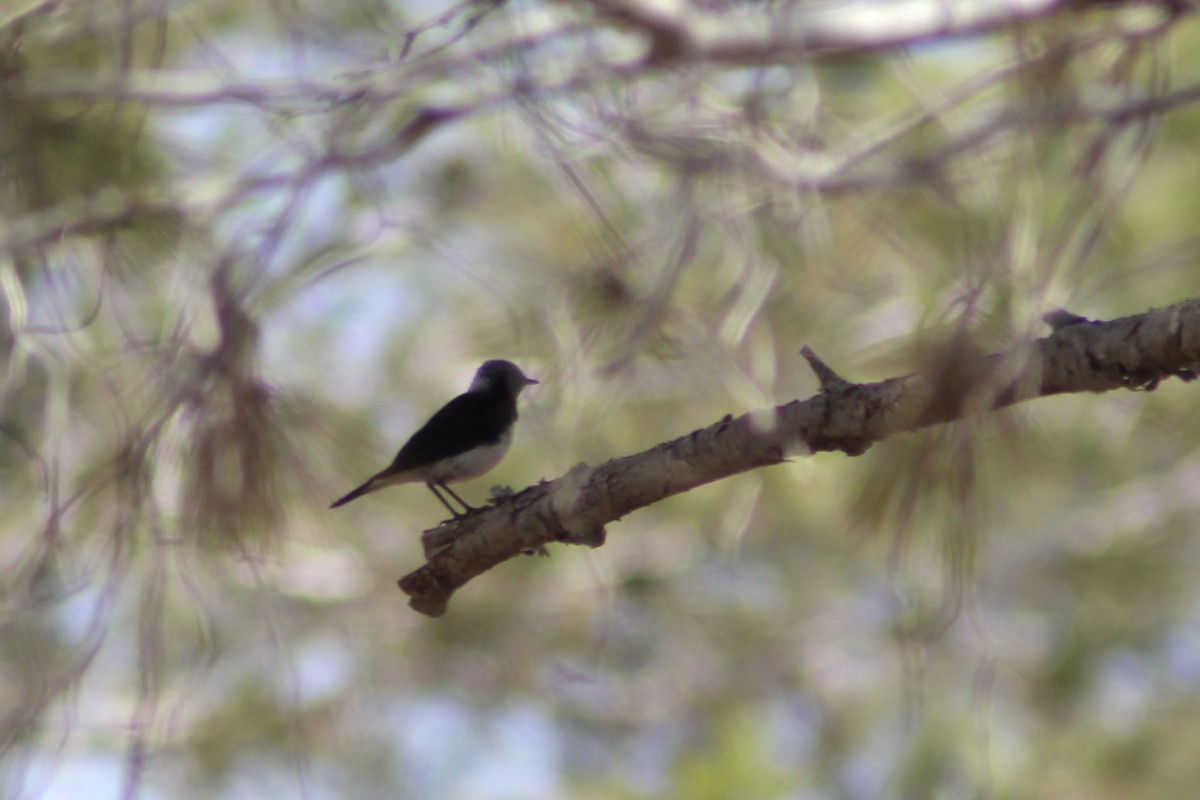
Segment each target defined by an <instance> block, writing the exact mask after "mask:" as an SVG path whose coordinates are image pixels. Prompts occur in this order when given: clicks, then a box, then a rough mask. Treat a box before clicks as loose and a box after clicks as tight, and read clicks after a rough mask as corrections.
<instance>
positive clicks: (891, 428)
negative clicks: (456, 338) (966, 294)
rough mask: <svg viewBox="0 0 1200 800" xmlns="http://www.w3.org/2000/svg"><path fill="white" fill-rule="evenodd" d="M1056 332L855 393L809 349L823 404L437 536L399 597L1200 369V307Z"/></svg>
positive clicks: (713, 433) (578, 474) (554, 486)
mask: <svg viewBox="0 0 1200 800" xmlns="http://www.w3.org/2000/svg"><path fill="white" fill-rule="evenodd" d="M1047 323H1048V324H1049V325H1050V326H1051V328H1052V329H1053V333H1052V334H1051V335H1050V336H1048V337H1046V338H1044V339H1038V340H1036V341H1034V342H1031V343H1030V344H1029V345H1028V346H1027V347H1024V348H1022V349H1021V350H1020V351H1017V352H1012V353H1004V354H998V355H991V356H987V357H984V358H978V357H974V356H972V355H970V354H969V352H967V351H966V350H965V348H954V347H951V348H950V349H949V350H947V351H946V354H944V355H943V356H941V357H939V362H940V363H939V364H938V365H937V366H936V368H934V369H933V370H931V372H930V374H922V375H908V376H904V377H899V378H892V379H889V380H885V381H881V382H879V383H865V384H856V383H850V382H848V381H846V380H845V379H843V378H841V377H840V376H838V375H837V374H836V373H835V372H834V371H833V370H832V369H830V368H829V367H828V366H826V365H825V364H824V363H823V362H821V360H820V359H819V358H817V357H816V355H815V354H814V353H813V352H812V351H811V350H809V349H807V348H805V350H804V355H805V357H806V358H807V359H808V360H809V362H810V364H811V365H812V367H813V369H814V370H815V371H816V373H817V376H818V378H819V379H820V381H821V393H820V394H818V395H815V396H814V397H810V398H808V399H807V400H794V401H792V402H790V403H787V404H786V405H782V406H779V407H777V408H773V409H765V410H762V411H754V412H750V413H747V414H743V415H742V416H740V417H737V418H734V417H729V416H727V417H725V418H724V419H722V420H720V421H719V422H716V423H714V424H713V425H710V426H708V427H707V428H703V429H701V430H697V431H692V432H691V433H689V434H687V435H686V436H681V437H680V438H678V439H674V440H672V441H669V442H664V443H663V444H660V445H658V446H657V447H654V448H651V449H650V450H646V451H645V452H642V453H638V454H636V455H631V456H626V457H624V458H617V459H613V460H612V461H609V462H607V463H605V464H601V465H600V466H598V467H591V466H588V465H587V464H579V465H578V466H576V467H574V468H572V469H571V470H570V471H569V472H568V473H567V474H566V475H564V476H562V477H561V478H558V479H557V480H554V481H549V482H546V481H542V482H540V483H538V484H537V485H535V486H531V487H529V488H527V489H525V490H524V491H522V492H520V493H518V494H515V495H512V496H511V497H507V498H504V499H503V500H501V501H499V503H498V504H497V505H495V506H491V507H488V508H487V509H484V510H482V511H481V512H480V513H478V514H474V515H471V516H469V517H466V518H464V519H461V520H455V521H451V522H448V523H446V524H443V525H441V526H439V527H437V528H434V529H432V530H428V531H426V532H425V534H424V536H423V542H424V545H425V555H426V558H427V559H428V562H427V563H426V564H425V565H424V566H422V567H421V568H420V569H418V570H416V571H415V572H413V573H411V574H409V575H407V576H405V577H404V578H403V579H402V580H401V581H400V588H401V589H403V590H404V591H405V592H406V593H407V594H409V595H410V596H411V597H412V600H411V601H410V605H411V606H412V607H413V608H414V609H416V610H417V611H419V612H421V613H423V614H428V615H430V616H434V617H436V616H440V615H441V614H443V613H444V612H445V610H446V605H447V603H448V602H449V600H450V596H451V595H452V594H453V593H454V591H455V590H457V589H458V588H459V587H461V586H463V585H464V584H466V583H467V582H468V581H469V580H471V579H472V578H474V577H475V576H477V575H479V574H481V573H483V572H485V571H487V570H488V569H491V568H492V567H494V566H496V565H497V564H499V563H501V562H502V561H505V560H507V559H509V558H512V557H513V556H516V555H520V554H521V553H529V552H534V551H537V550H539V549H540V548H542V547H543V546H544V545H546V544H550V543H553V542H563V543H567V544H585V545H588V546H590V547H599V546H600V545H601V544H603V543H604V526H605V525H606V524H607V523H609V522H612V521H614V520H618V519H620V518H621V517H623V516H624V515H626V514H628V513H630V512H631V511H634V510H636V509H639V508H642V507H644V506H648V505H651V504H652V503H656V502H658V501H659V500H662V499H663V498H665V497H670V496H671V495H675V494H680V493H682V492H686V491H688V490H690V489H694V488H696V487H697V486H702V485H704V484H706V483H711V482H713V481H717V480H720V479H721V478H726V477H729V476H731V475H736V474H738V473H741V472H746V471H748V470H752V469H756V468H758V467H765V466H770V465H772V464H778V463H780V462H782V461H784V460H786V457H787V454H788V453H789V452H805V451H808V452H818V451H822V450H828V451H833V450H837V451H841V452H843V453H846V454H848V455H858V454H860V453H862V452H864V451H865V450H866V449H867V448H868V447H870V446H871V445H872V444H874V443H875V442H878V441H881V440H883V439H886V438H888V437H889V436H892V435H894V434H897V433H903V432H907V431H915V430H918V429H920V428H924V427H928V426H931V425H937V424H941V423H945V422H950V421H952V420H956V419H960V418H962V417H965V416H969V415H972V414H978V413H983V412H986V411H989V410H992V409H997V408H1003V407H1005V406H1009V405H1012V404H1014V403H1018V402H1021V401H1023V400H1030V399H1033V398H1036V397H1045V396H1048V395H1055V394H1064V393H1068V392H1106V391H1109V390H1112V389H1121V388H1126V389H1133V390H1138V389H1144V390H1150V389H1153V388H1155V387H1156V386H1157V385H1158V382H1159V381H1161V380H1163V379H1165V378H1169V377H1172V376H1174V377H1179V378H1182V379H1184V380H1191V379H1193V378H1194V377H1196V376H1195V373H1194V372H1193V371H1192V370H1193V369H1194V368H1196V367H1197V365H1200V299H1195V300H1189V301H1186V302H1184V303H1180V304H1178V305H1175V306H1171V307H1169V308H1163V309H1156V310H1152V311H1148V312H1146V313H1144V314H1139V315H1137V316H1133V317H1125V318H1122V319H1117V320H1113V321H1111V322H1092V321H1089V320H1086V319H1085V318H1083V317H1078V316H1076V315H1072V314H1070V313H1067V312H1056V313H1054V314H1050V315H1047ZM959 351H961V352H959Z"/></svg>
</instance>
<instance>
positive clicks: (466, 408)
mask: <svg viewBox="0 0 1200 800" xmlns="http://www.w3.org/2000/svg"><path fill="white" fill-rule="evenodd" d="M535 383H537V381H536V380H534V379H533V378H530V377H529V376H528V375H526V374H525V373H524V372H522V371H521V369H520V367H518V366H517V365H516V364H514V363H512V362H511V361H504V360H501V359H494V360H491V361H485V362H483V364H482V365H481V366H480V367H479V369H478V370H476V371H475V377H474V378H473V379H472V380H471V385H470V387H469V388H468V389H467V391H466V392H464V393H463V394H460V395H459V396H458V397H455V398H454V399H453V400H451V401H450V402H449V403H446V405H444V406H442V407H441V409H439V410H438V411H437V413H435V414H434V415H433V416H432V417H430V418H429V421H428V422H426V423H425V424H424V425H422V426H421V427H420V428H419V429H418V430H417V432H416V433H414V434H413V435H412V436H411V437H410V438H409V440H408V441H407V442H405V443H404V446H403V447H401V448H400V452H399V453H397V454H396V458H395V459H393V460H392V463H391V464H390V465H388V467H387V468H386V469H384V470H382V471H380V472H377V473H376V474H374V475H372V476H371V477H370V478H368V479H367V480H366V482H365V483H363V485H362V486H359V487H358V488H357V489H355V490H354V491H352V492H350V493H349V494H347V495H345V496H343V497H340V498H338V499H337V500H335V501H334V502H333V504H332V505H330V506H329V507H330V508H331V509H332V508H338V507H339V506H344V505H345V504H346V503H349V502H350V501H351V500H357V499H358V498H360V497H362V496H363V495H364V494H369V493H370V492H374V491H377V490H379V489H383V488H385V487H387V486H395V485H397V484H401V483H418V482H423V483H424V484H425V485H426V486H428V487H429V491H431V492H433V494H434V496H435V497H437V499H438V500H440V501H441V502H442V505H444V506H445V507H446V508H447V509H448V510H449V511H450V513H451V514H452V515H453V516H454V518H455V519H458V518H460V517H462V516H465V513H470V512H472V511H478V509H477V508H475V507H474V506H471V505H469V504H467V502H466V501H464V500H463V499H462V498H461V497H459V496H458V495H457V494H456V493H455V492H454V490H453V489H451V488H450V487H449V486H447V485H446V484H449V483H458V482H459V481H467V480H471V479H472V478H478V477H479V476H480V475H483V474H484V473H485V472H488V471H489V470H491V469H492V468H493V467H495V466H496V465H497V464H499V463H500V460H501V459H502V458H504V455H505V453H507V452H508V448H509V446H510V445H511V444H512V436H513V423H515V422H516V421H517V397H519V396H520V394H521V392H522V391H523V390H524V389H525V387H526V386H530V385H532V384H535ZM438 489H445V490H446V492H448V493H449V494H450V496H451V497H453V498H454V499H455V500H457V501H458V502H459V504H461V505H462V507H463V508H464V509H466V512H465V513H464V514H460V513H459V512H458V510H457V509H455V508H454V507H453V506H452V505H450V503H449V502H447V501H446V498H445V497H443V496H442V494H441V492H439V491H438Z"/></svg>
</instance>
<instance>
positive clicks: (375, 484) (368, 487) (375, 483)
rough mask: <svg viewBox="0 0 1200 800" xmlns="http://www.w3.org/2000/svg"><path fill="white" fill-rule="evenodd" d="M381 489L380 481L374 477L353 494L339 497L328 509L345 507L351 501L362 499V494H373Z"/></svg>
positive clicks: (377, 477)
mask: <svg viewBox="0 0 1200 800" xmlns="http://www.w3.org/2000/svg"><path fill="white" fill-rule="evenodd" d="M382 488H383V485H382V483H381V481H380V480H379V476H378V475H375V476H373V477H372V478H371V479H370V480H368V481H367V482H366V483H364V484H363V485H362V486H360V487H358V488H357V489H355V490H354V491H353V492H350V494H348V495H346V496H344V497H339V498H338V499H337V500H334V501H333V505H331V506H329V507H330V508H337V507H338V506H344V505H346V503H349V502H350V501H351V500H357V499H358V498H360V497H362V496H363V495H364V494H367V493H368V492H373V491H375V490H376V489H382Z"/></svg>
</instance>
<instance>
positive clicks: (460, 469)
mask: <svg viewBox="0 0 1200 800" xmlns="http://www.w3.org/2000/svg"><path fill="white" fill-rule="evenodd" d="M512 438H513V429H512V426H509V428H508V430H506V431H505V432H504V434H503V435H502V436H501V437H500V441H498V442H496V443H495V444H489V445H484V446H483V447H476V448H475V449H474V450H468V451H467V452H465V453H459V454H458V455H456V456H451V457H450V458H444V459H442V460H441V461H438V462H435V463H433V464H430V465H429V466H428V467H427V468H426V470H425V475H424V478H425V480H430V481H433V482H435V483H457V482H458V481H469V480H471V479H472V478H478V477H479V476H480V475H482V474H484V473H485V472H487V471H488V470H490V469H491V468H492V467H494V466H496V465H497V464H499V463H500V460H501V459H502V458H504V454H505V453H507V452H508V448H509V446H510V445H511V444H512Z"/></svg>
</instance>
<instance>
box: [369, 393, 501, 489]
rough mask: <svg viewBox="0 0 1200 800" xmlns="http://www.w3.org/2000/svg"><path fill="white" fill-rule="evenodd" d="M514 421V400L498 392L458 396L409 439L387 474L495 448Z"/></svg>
mask: <svg viewBox="0 0 1200 800" xmlns="http://www.w3.org/2000/svg"><path fill="white" fill-rule="evenodd" d="M516 418H517V401H516V398H511V397H507V396H506V395H505V394H503V393H497V392H467V393H466V394H460V395H459V396H458V397H456V398H454V399H453V400H451V401H450V402H449V403H447V404H446V405H444V406H442V408H441V409H440V410H439V411H438V412H437V413H436V414H434V415H433V416H432V417H430V418H429V421H428V422H426V423H425V424H424V425H423V426H422V427H421V429H420V430H418V431H417V432H416V433H414V434H413V435H412V438H411V439H409V440H408V441H407V442H406V443H405V444H404V446H403V447H401V448H400V452H399V453H397V454H396V458H395V460H394V461H392V465H391V466H390V467H388V469H387V470H386V471H387V472H392V473H395V472H402V471H404V470H409V469H417V468H418V467H424V466H428V465H429V464H432V463H433V462H435V461H440V460H441V459H443V458H450V457H451V456H456V455H459V454H461V453H465V452H467V451H468V450H472V449H474V448H476V447H479V446H481V445H488V444H495V443H496V442H498V441H500V437H501V436H502V435H503V434H504V431H505V430H507V429H508V427H509V426H510V425H512V423H513V421H514V420H516Z"/></svg>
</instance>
